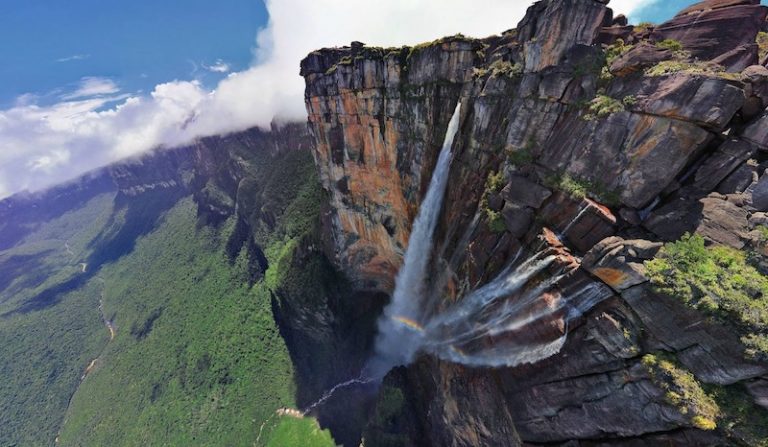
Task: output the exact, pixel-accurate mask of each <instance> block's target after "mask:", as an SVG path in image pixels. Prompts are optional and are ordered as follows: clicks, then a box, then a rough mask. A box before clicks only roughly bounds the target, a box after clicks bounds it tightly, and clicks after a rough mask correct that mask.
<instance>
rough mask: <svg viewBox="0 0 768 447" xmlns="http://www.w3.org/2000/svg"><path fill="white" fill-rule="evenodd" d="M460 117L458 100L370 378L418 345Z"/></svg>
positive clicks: (410, 355) (400, 361) (381, 326)
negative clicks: (429, 267)
mask: <svg viewBox="0 0 768 447" xmlns="http://www.w3.org/2000/svg"><path fill="white" fill-rule="evenodd" d="M460 114H461V101H459V103H458V104H456V110H455V111H454V112H453V116H452V117H451V121H450V122H449V123H448V130H447V131H446V133H445V140H444V141H443V147H442V149H441V150H440V155H439V156H438V158H437V165H435V171H434V173H433V174H432V179H431V180H430V182H429V188H428V189H427V194H426V196H425V197H424V200H423V201H422V202H421V207H420V208H419V213H418V215H417V216H416V220H415V221H414V222H413V230H412V231H411V236H410V237H409V239H408V248H407V249H406V251H405V258H404V259H403V266H402V267H401V268H400V272H399V273H398V275H397V278H396V280H395V291H394V293H393V295H392V301H391V302H390V304H389V305H388V306H387V307H386V308H385V309H384V315H382V317H381V318H380V319H379V324H378V327H379V335H378V337H377V339H376V359H377V361H376V362H374V363H373V364H371V365H370V369H371V371H370V373H371V374H373V375H374V376H383V375H384V374H385V373H386V372H387V371H388V370H389V368H391V367H392V366H393V365H399V364H407V363H409V362H410V361H411V360H412V358H413V356H414V355H415V353H416V351H417V350H418V349H419V347H420V345H421V343H419V342H418V341H417V342H414V341H413V338H414V337H416V338H418V331H414V330H413V326H415V325H418V324H419V322H420V320H421V318H422V315H423V313H422V312H423V309H422V307H423V306H422V302H423V299H424V295H425V293H424V277H425V275H426V273H427V265H428V264H429V260H430V254H431V250H432V236H433V234H434V232H435V227H436V226H437V219H438V216H439V214H440V207H441V206H442V203H443V196H444V195H445V188H446V185H447V183H448V172H449V170H450V167H451V158H452V152H451V147H452V146H453V140H454V138H455V136H456V133H457V132H458V130H459V118H460ZM400 321H407V322H412V323H413V325H411V326H408V325H407V324H406V325H403V324H402V323H400Z"/></svg>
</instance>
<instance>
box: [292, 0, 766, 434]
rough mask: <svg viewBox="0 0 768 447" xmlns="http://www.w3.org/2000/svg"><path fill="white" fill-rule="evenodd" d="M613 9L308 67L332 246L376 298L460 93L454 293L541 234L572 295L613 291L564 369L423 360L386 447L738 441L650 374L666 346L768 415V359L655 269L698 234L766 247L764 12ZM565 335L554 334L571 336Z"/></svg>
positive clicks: (450, 239) (440, 248) (445, 251)
mask: <svg viewBox="0 0 768 447" xmlns="http://www.w3.org/2000/svg"><path fill="white" fill-rule="evenodd" d="M605 3H607V2H600V1H595V0H562V1H554V0H544V1H541V2H538V3H536V4H535V5H533V6H532V7H531V8H529V11H528V13H527V15H526V17H525V18H524V19H523V21H522V22H521V23H520V24H519V25H518V27H517V28H516V29H513V30H510V31H507V32H505V33H504V34H502V35H501V36H494V37H490V38H487V39H482V40H475V39H468V38H464V37H462V36H454V37H450V38H444V39H441V40H438V41H435V42H432V43H429V44H423V45H419V46H416V47H412V48H409V47H405V48H387V49H382V48H370V47H366V46H364V45H363V44H359V43H353V44H352V46H351V47H344V48H334V49H324V50H319V51H316V52H313V53H311V54H310V55H309V56H308V57H307V58H306V59H305V60H304V61H302V65H301V73H302V75H303V76H304V77H305V79H306V83H307V88H306V105H307V110H308V114H309V126H310V131H311V133H312V134H313V136H314V140H315V151H314V154H315V159H316V162H317V164H318V166H319V172H320V176H321V181H322V182H323V186H324V187H325V189H326V190H328V191H329V193H330V198H331V215H330V223H331V225H330V231H331V234H332V239H333V247H332V251H333V255H334V257H335V261H336V263H337V265H338V266H339V267H340V268H341V269H342V270H343V271H344V272H345V273H346V274H347V275H348V276H349V277H350V278H351V279H352V280H353V283H354V284H355V286H356V287H357V288H359V289H364V290H373V291H379V292H385V293H389V292H391V291H392V288H393V284H394V276H395V274H396V272H397V269H398V267H399V265H400V263H401V262H402V256H403V252H404V247H405V246H406V244H407V241H408V236H409V231H410V226H411V223H412V221H413V219H414V217H415V215H416V212H417V210H418V205H419V203H420V200H421V199H422V198H423V196H424V194H425V190H426V187H427V184H428V181H429V178H430V174H431V172H432V169H433V167H434V164H435V161H436V157H437V154H438V151H439V148H440V144H441V142H442V138H443V136H444V133H445V131H446V127H447V125H448V121H449V119H450V116H451V113H452V111H453V109H454V106H455V104H456V102H457V101H461V102H462V106H463V107H462V116H461V125H460V131H459V135H458V136H457V141H456V143H455V145H454V154H455V155H454V161H453V164H452V167H451V174H450V179H449V186H448V191H447V194H446V199H445V202H444V205H443V210H442V215H441V221H440V224H439V227H438V232H437V234H436V243H435V248H434V252H435V253H434V254H435V258H434V262H433V263H432V264H433V265H432V268H433V275H431V278H430V280H431V282H432V284H433V286H434V287H435V289H436V290H438V291H439V293H442V294H443V295H444V296H447V297H450V298H460V297H461V296H462V295H463V294H464V293H465V292H466V291H468V290H471V289H473V288H475V287H476V286H478V285H480V284H482V283H484V282H487V281H488V280H489V279H490V278H492V277H493V276H494V275H495V273H496V272H497V271H498V270H499V269H500V267H501V266H503V265H504V264H505V263H506V262H507V261H509V260H510V259H511V258H512V257H514V256H515V255H516V254H517V253H518V252H519V251H520V250H521V249H522V250H523V251H528V252H530V251H532V250H533V246H534V245H538V244H540V243H541V242H540V241H542V240H543V241H544V242H545V243H550V244H551V245H553V249H555V250H558V252H559V253H560V255H561V256H560V258H559V262H560V263H561V264H575V265H580V268H579V269H577V270H576V271H575V272H573V273H571V274H569V275H568V276H567V277H565V278H564V279H563V280H562V281H561V284H560V285H559V287H560V288H561V289H562V290H566V289H567V286H568V284H589V283H594V284H597V285H603V286H608V287H610V292H606V293H607V295H609V296H607V297H606V301H604V302H603V304H601V305H600V306H598V307H597V308H595V309H594V310H593V311H592V312H591V313H589V314H587V315H586V316H585V317H584V318H582V319H580V320H579V321H578V322H577V324H575V325H572V326H571V327H570V336H569V338H568V342H567V343H566V345H565V346H564V348H563V350H562V351H561V352H560V354H558V355H557V356H555V357H552V358H550V359H547V360H545V361H542V362H539V363H536V364H534V365H527V366H524V367H518V368H507V369H496V370H469V369H466V368H464V367H461V366H458V365H453V364H449V363H445V362H440V361H438V360H435V359H433V358H431V357H429V356H424V357H423V358H422V359H421V360H419V361H418V362H417V363H416V364H414V365H412V366H410V367H408V368H407V369H398V370H395V371H393V373H392V374H391V375H390V377H388V379H387V381H385V389H384V391H382V396H385V394H386V392H385V391H386V390H387V389H391V388H396V389H398V390H401V391H402V392H403V393H404V395H405V396H406V399H405V403H403V405H402V407H401V408H400V411H399V413H398V412H395V413H396V414H394V415H390V416H391V417H389V418H388V419H387V418H384V419H386V420H384V421H382V420H380V419H381V418H379V419H377V418H375V417H374V419H373V421H372V422H371V424H370V426H369V431H368V432H367V435H366V441H367V442H366V445H379V443H383V442H384V441H383V440H384V439H385V438H387V436H395V437H397V439H400V440H401V441H403V442H405V443H406V444H407V443H408V442H410V443H416V444H419V443H422V444H424V443H431V444H433V445H478V444H482V445H493V444H494V443H496V444H498V445H512V444H514V443H517V442H521V441H522V442H529V443H545V442H546V443H553V442H555V443H556V442H565V441H568V440H582V441H583V442H585V443H588V442H587V440H590V442H598V441H600V440H612V442H619V441H620V440H623V441H626V442H635V441H636V442H661V441H670V442H673V443H674V442H677V443H702V442H705V443H706V442H713V440H714V439H718V438H720V439H722V438H723V437H725V436H730V435H729V434H727V433H725V432H724V431H720V430H715V431H708V430H700V428H701V427H700V425H701V424H698V426H697V423H696V422H695V421H692V418H691V417H690V415H686V414H684V412H681V411H680V410H679V408H676V407H675V406H674V405H672V404H670V403H669V401H668V400H665V398H664V395H665V391H664V390H663V389H662V387H660V385H659V384H658V381H655V380H654V378H653V377H652V374H651V373H649V372H648V371H649V368H647V367H645V366H644V365H643V364H642V362H641V358H642V356H643V355H644V354H645V353H648V352H655V351H658V350H664V351H668V352H672V353H675V355H676V357H677V360H678V361H679V363H680V364H681V365H682V367H684V368H685V369H687V370H688V371H690V372H692V373H693V375H694V376H695V377H696V379H697V380H699V381H701V382H702V383H705V384H714V385H717V386H725V385H731V384H734V383H742V382H743V383H748V384H749V385H750V386H749V389H750V390H753V394H754V396H753V398H754V400H755V402H758V403H759V402H763V404H764V402H765V391H764V390H765V387H762V388H761V387H760V386H758V385H754V384H755V383H757V384H760V383H764V382H761V380H762V381H764V380H765V379H764V378H763V379H761V377H765V374H766V372H767V371H768V368H766V365H764V364H759V363H755V362H752V361H748V360H745V357H744V356H743V350H744V348H743V346H741V344H740V343H739V340H738V336H736V335H734V334H733V331H731V330H729V329H728V328H727V327H726V326H722V325H720V324H718V323H714V322H712V321H710V320H708V319H707V318H705V317H704V316H703V315H702V314H700V313H698V312H697V311H694V310H691V309H689V308H687V307H685V306H684V305H683V304H682V303H680V302H679V301H677V300H675V299H673V298H672V297H668V296H664V295H662V294H659V293H657V292H656V291H654V290H653V289H652V288H651V287H650V285H649V284H648V282H647V278H646V276H645V274H644V270H643V266H642V263H643V261H644V260H647V259H651V258H653V257H654V256H655V255H656V253H657V251H658V250H659V247H660V245H661V244H660V242H664V241H671V240H676V239H678V238H680V236H682V235H683V234H684V233H685V232H692V233H693V232H696V233H698V234H701V235H702V236H704V237H705V238H706V239H707V240H708V241H710V242H713V243H716V244H724V245H729V246H732V247H734V248H737V249H742V248H745V247H758V246H759V244H758V241H757V238H758V236H757V235H756V233H755V231H754V228H755V226H756V225H758V224H759V222H763V221H764V220H765V214H764V212H765V211H766V208H768V203H766V202H768V199H766V195H768V193H766V192H765V191H766V190H768V187H767V186H765V185H768V176H766V175H764V173H763V171H764V170H765V168H766V165H765V160H766V158H767V157H766V152H765V150H766V149H767V148H768V135H767V133H766V132H765V128H766V125H768V118H766V112H764V110H765V107H766V106H768V69H766V68H765V67H764V66H762V65H759V60H758V48H757V45H756V44H755V38H756V35H757V33H758V31H759V30H760V29H762V28H764V27H765V18H766V8H765V7H763V6H759V2H757V1H752V0H735V1H725V0H711V1H707V2H703V3H701V4H698V5H695V6H692V7H690V8H688V9H686V10H685V11H683V12H681V13H680V14H679V15H678V16H676V17H675V18H674V19H673V20H671V21H670V22H668V23H665V24H661V25H659V26H656V27H632V26H627V25H626V20H625V19H623V18H622V17H618V18H616V19H613V16H612V12H611V10H610V9H609V8H608V7H607V6H606V4H605ZM735 23H738V24H739V25H738V26H730V25H729V24H731V25H733V24H735ZM726 30H727V31H726ZM619 39H620V40H619ZM761 219H762V220H761ZM546 229H551V230H552V231H554V232H555V233H560V234H561V235H562V237H561V239H562V240H563V242H564V246H560V245H559V243H558V242H557V240H556V239H555V238H554V237H553V234H552V233H549V232H548V230H546ZM758 252H759V250H758ZM582 257H583V259H582ZM608 287H606V290H608ZM553 318H554V319H555V320H556V317H553ZM560 323H561V324H559V325H558V321H545V322H542V325H545V326H547V327H548V328H549V329H546V330H551V328H552V327H555V328H558V327H559V328H560V329H559V330H565V329H564V328H563V324H562V321H561V322H560ZM542 330H543V329H542ZM536 332H537V331H536V330H535V331H534V333H533V335H530V336H532V337H536V336H537V334H536ZM754 390H756V391H754ZM760 390H763V391H760ZM761 393H762V394H761ZM380 398H381V399H383V398H384V397H380ZM490 408H495V409H497V410H498V411H495V410H494V411H493V417H490V416H489V414H488V411H489V409H490ZM459 409H460V410H459ZM509 427H515V428H516V431H515V430H512V431H510V430H509ZM381 445H383V444H381Z"/></svg>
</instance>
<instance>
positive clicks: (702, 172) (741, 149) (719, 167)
mask: <svg viewBox="0 0 768 447" xmlns="http://www.w3.org/2000/svg"><path fill="white" fill-rule="evenodd" d="M755 152H757V148H756V147H755V146H754V145H753V144H752V143H749V142H748V141H744V140H740V139H735V138H729V139H728V140H726V141H725V142H724V143H723V144H721V145H720V147H718V148H717V150H716V151H715V153H713V154H712V155H711V156H709V158H707V160H706V161H705V162H704V163H703V164H702V165H701V167H700V168H699V169H698V171H696V175H695V177H694V186H695V187H696V188H698V189H700V190H702V191H713V190H714V189H715V188H716V187H717V185H719V184H720V182H721V181H723V179H725V178H726V177H727V176H728V175H729V174H730V173H731V172H733V171H734V170H735V169H736V168H738V167H739V166H740V165H742V164H743V163H744V162H746V161H747V160H748V159H749V158H750V157H751V156H752V155H753V154H754V153H755Z"/></svg>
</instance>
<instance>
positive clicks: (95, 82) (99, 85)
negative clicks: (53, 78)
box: [61, 76, 120, 100]
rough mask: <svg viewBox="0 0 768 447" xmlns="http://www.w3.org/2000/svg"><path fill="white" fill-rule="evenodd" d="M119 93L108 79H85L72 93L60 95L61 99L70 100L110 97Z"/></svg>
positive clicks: (93, 77) (115, 85) (116, 87)
mask: <svg viewBox="0 0 768 447" xmlns="http://www.w3.org/2000/svg"><path fill="white" fill-rule="evenodd" d="M119 91H120V88H119V87H118V86H117V84H115V83H114V81H112V80H111V79H109V78H100V77H95V76H92V77H85V78H82V79H81V80H80V85H79V86H78V88H77V90H75V91H74V92H71V93H68V94H66V95H62V96H61V99H64V100H70V99H78V98H85V97H88V96H99V95H111V94H114V93H117V92H119Z"/></svg>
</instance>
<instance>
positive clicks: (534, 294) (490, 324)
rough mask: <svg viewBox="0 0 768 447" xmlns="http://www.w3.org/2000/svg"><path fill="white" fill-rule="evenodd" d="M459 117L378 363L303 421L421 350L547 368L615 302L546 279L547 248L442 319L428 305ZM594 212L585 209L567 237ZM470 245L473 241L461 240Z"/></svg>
mask: <svg viewBox="0 0 768 447" xmlns="http://www.w3.org/2000/svg"><path fill="white" fill-rule="evenodd" d="M460 110H461V103H459V104H457V105H456V110H455V111H454V112H453V116H452V117H451V120H450V123H449V124H448V129H447V131H446V134H445V140H444V142H443V147H442V149H441V150H440V155H439V156H438V159H437V165H436V166H435V171H434V174H433V175H432V178H431V180H430V183H429V188H428V189H427V194H426V196H425V197H424V200H423V201H422V203H421V206H420V208H419V212H418V214H417V216H416V220H415V221H414V223H413V230H412V231H411V236H410V238H409V241H408V248H407V249H406V251H405V256H404V259H403V265H402V267H401V268H400V271H399V272H398V274H397V277H396V279H395V290H394V292H393V294H392V300H391V302H390V303H389V305H387V307H386V308H385V309H384V313H383V315H382V316H381V317H380V318H379V321H378V335H377V337H376V341H375V353H374V356H373V357H372V358H371V359H370V360H369V362H368V364H367V365H366V366H365V368H364V370H363V371H362V372H361V374H360V376H359V377H357V378H354V379H351V380H347V381H346V382H342V383H339V384H338V385H336V386H334V387H332V388H331V389H329V390H328V391H327V392H325V393H324V394H323V395H322V396H321V397H320V398H319V399H318V400H317V401H316V402H315V403H313V404H311V405H310V406H308V407H307V408H306V409H305V410H304V414H307V413H309V412H311V411H312V410H314V409H315V408H317V407H318V406H320V405H322V404H323V403H324V402H325V401H327V400H328V399H330V398H331V397H332V396H333V395H334V393H335V392H336V391H338V390H340V389H343V388H346V387H351V386H360V385H367V384H370V383H374V384H375V383H378V382H379V381H380V380H381V379H382V378H383V377H384V375H385V374H386V373H387V372H388V371H389V370H390V369H391V368H392V367H394V366H397V365H407V364H409V363H410V362H411V361H412V360H413V359H414V357H415V355H416V354H417V353H418V352H419V351H420V350H423V351H424V352H428V353H430V354H432V355H435V356H437V357H439V358H441V359H444V360H448V361H452V362H456V363H461V364H464V365H469V366H478V367H511V366H516V365H521V364H525V363H534V362H537V361H540V360H542V359H545V358H547V357H550V356H552V355H555V354H557V353H558V352H560V349H561V348H562V347H563V345H564V344H565V341H566V339H567V336H568V327H569V324H570V323H571V322H572V321H573V320H575V319H577V318H579V317H581V316H582V315H583V314H584V313H586V312H587V311H589V310H590V309H592V308H593V307H594V306H596V305H597V304H599V303H600V302H602V301H603V300H604V299H606V298H607V297H609V296H611V295H612V292H611V291H610V289H609V288H608V287H607V286H605V285H603V284H601V283H595V282H588V283H587V284H586V285H583V286H581V287H571V290H560V286H558V284H559V282H560V280H561V279H563V278H564V277H566V276H567V275H569V274H570V273H572V272H573V269H574V268H573V267H571V266H560V267H559V269H558V271H555V272H550V273H547V272H546V269H547V268H549V267H551V266H552V265H553V264H555V262H556V259H557V256H556V255H555V254H553V252H552V250H551V249H546V248H545V249H544V250H542V251H540V252H538V253H535V254H534V255H532V256H530V257H529V258H528V259H526V260H523V261H521V262H519V263H518V262H517V260H518V257H519V256H520V254H521V252H522V249H521V251H519V252H518V253H517V255H516V256H515V257H514V259H512V261H511V262H510V263H509V264H508V265H507V266H506V267H505V268H504V269H502V271H501V273H499V274H498V276H496V277H495V278H494V279H493V280H491V281H490V282H488V283H487V284H485V285H484V286H481V287H479V288H477V289H475V290H473V291H471V292H469V293H468V294H466V296H464V297H463V298H462V299H461V300H459V301H457V302H456V303H454V304H453V305H451V306H449V307H448V308H446V309H441V310H440V311H437V312H435V311H436V310H437V309H438V308H439V307H438V305H437V304H436V303H434V302H427V301H426V300H425V298H426V296H427V291H426V290H425V288H426V281H425V277H426V275H427V273H428V266H429V262H430V260H431V255H432V248H433V235H434V232H435V227H436V226H437V220H438V217H439V214H440V209H441V206H442V203H443V196H444V195H445V189H446V186H447V182H448V173H449V170H450V165H451V158H452V153H451V151H452V146H453V141H454V138H455V136H456V133H457V132H458V128H459V115H460ZM588 209H589V207H588V206H583V207H582V209H581V210H580V211H579V213H578V215H577V216H576V217H574V219H573V220H572V221H571V222H570V223H569V224H568V225H566V227H565V230H564V231H563V233H566V232H567V231H568V230H569V229H570V228H571V226H572V225H574V223H575V222H576V221H578V220H579V218H580V217H581V216H582V215H583V214H584V213H585V212H586V211H587V210H588ZM475 223H476V222H475ZM473 227H474V225H473ZM468 237H469V234H467V235H465V237H463V238H462V240H466V239H467V238H468ZM542 276H544V278H542Z"/></svg>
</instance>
